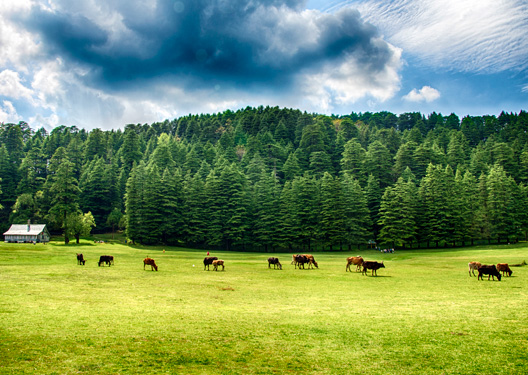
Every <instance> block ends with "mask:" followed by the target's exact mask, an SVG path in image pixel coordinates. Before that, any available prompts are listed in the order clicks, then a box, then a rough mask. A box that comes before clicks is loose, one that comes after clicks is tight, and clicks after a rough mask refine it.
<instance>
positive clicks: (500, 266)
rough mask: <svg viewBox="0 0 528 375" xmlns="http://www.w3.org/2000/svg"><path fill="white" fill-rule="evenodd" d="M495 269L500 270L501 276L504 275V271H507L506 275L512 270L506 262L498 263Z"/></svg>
mask: <svg viewBox="0 0 528 375" xmlns="http://www.w3.org/2000/svg"><path fill="white" fill-rule="evenodd" d="M497 271H499V272H502V276H506V275H505V273H506V272H507V273H508V276H511V275H512V273H513V271H512V270H511V269H510V267H509V266H508V263H498V264H497Z"/></svg>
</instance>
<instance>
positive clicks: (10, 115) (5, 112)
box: [0, 100, 22, 123]
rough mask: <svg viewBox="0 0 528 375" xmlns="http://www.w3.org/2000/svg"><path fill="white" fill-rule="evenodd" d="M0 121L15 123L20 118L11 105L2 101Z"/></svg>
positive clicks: (6, 101)
mask: <svg viewBox="0 0 528 375" xmlns="http://www.w3.org/2000/svg"><path fill="white" fill-rule="evenodd" d="M0 119H2V121H3V122H11V123H17V122H19V121H21V120H22V117H20V115H19V114H18V113H17V111H16V109H15V107H14V106H13V103H11V102H10V101H8V100H4V101H3V102H2V104H1V105H0Z"/></svg>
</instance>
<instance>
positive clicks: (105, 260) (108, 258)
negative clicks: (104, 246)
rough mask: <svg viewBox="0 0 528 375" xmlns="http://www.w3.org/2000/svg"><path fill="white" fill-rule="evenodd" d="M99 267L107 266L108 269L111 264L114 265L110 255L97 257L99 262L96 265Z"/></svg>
mask: <svg viewBox="0 0 528 375" xmlns="http://www.w3.org/2000/svg"><path fill="white" fill-rule="evenodd" d="M97 264H98V266H99V267H101V264H103V266H104V264H107V265H108V267H110V266H111V265H112V264H114V257H113V256H112V255H101V256H100V257H99V262H98V263H97Z"/></svg>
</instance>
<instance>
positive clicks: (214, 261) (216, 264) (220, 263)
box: [212, 259, 224, 271]
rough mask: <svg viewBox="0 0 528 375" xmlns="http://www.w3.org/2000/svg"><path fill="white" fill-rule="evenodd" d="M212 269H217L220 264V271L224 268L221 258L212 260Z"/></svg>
mask: <svg viewBox="0 0 528 375" xmlns="http://www.w3.org/2000/svg"><path fill="white" fill-rule="evenodd" d="M212 264H213V271H218V266H222V271H223V270H224V261H223V260H222V259H215V260H213V263H212Z"/></svg>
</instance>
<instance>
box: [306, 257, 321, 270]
mask: <svg viewBox="0 0 528 375" xmlns="http://www.w3.org/2000/svg"><path fill="white" fill-rule="evenodd" d="M303 256H305V257H306V258H307V259H308V269H310V266H311V268H313V266H315V268H319V266H318V265H317V262H316V261H315V258H314V256H313V255H312V254H303Z"/></svg>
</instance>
